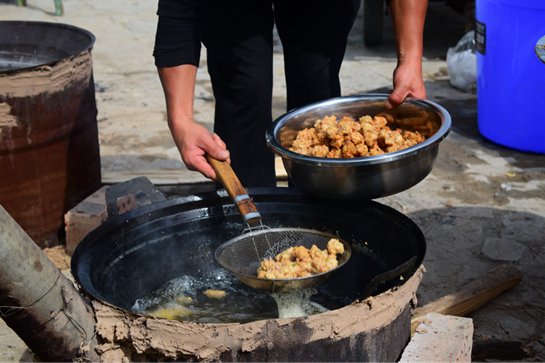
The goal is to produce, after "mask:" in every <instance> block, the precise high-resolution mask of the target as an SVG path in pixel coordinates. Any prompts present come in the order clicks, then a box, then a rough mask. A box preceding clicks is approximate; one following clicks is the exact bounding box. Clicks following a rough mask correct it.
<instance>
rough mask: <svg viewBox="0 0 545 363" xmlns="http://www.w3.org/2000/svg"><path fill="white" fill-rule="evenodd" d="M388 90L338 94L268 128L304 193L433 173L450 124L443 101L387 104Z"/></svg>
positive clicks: (367, 194) (375, 192)
mask: <svg viewBox="0 0 545 363" xmlns="http://www.w3.org/2000/svg"><path fill="white" fill-rule="evenodd" d="M387 98H388V95H386V94H367V95H358V96H348V97H338V98H333V99H329V100H325V101H321V102H317V103H313V104H310V105H308V106H304V107H301V108H298V109H295V110H292V111H290V112H288V113H286V114H284V115H282V116H280V117H279V118H278V119H276V120H275V121H274V122H273V124H272V125H271V126H270V127H269V129H268V130H267V133H266V138H267V144H268V146H269V148H270V149H271V150H272V151H273V152H274V153H275V154H277V155H279V156H281V157H282V161H283V163H284V167H285V169H286V171H287V173H288V175H289V177H290V179H291V181H292V182H293V183H294V184H295V185H296V186H297V187H298V188H299V189H301V190H303V191H306V192H308V193H311V194H314V195H317V196H320V197H324V198H330V199H335V200H370V199H375V198H380V197H385V196H388V195H392V194H396V193H399V192H402V191H405V190H407V189H409V188H411V187H413V186H415V185H416V184H418V183H419V182H421V181H422V180H423V179H424V178H425V177H426V176H427V175H428V174H429V173H430V172H431V170H432V168H433V164H434V163H435V160H436V158H437V154H438V152H439V143H440V142H441V141H442V140H443V139H444V138H445V137H447V135H448V133H449V132H450V129H451V124H452V121H451V118H450V115H449V113H448V112H447V110H445V109H444V108H443V107H441V106H440V105H438V104H436V103H434V102H431V101H428V100H425V99H420V98H414V97H407V98H406V99H405V101H404V102H403V103H402V104H401V105H399V106H397V107H395V108H393V109H387V108H386V107H385V106H384V104H385V101H386V99H387Z"/></svg>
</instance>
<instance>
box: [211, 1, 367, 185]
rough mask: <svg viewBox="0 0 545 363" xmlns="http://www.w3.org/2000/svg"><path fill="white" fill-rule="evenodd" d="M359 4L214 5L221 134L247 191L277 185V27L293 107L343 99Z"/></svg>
mask: <svg viewBox="0 0 545 363" xmlns="http://www.w3.org/2000/svg"><path fill="white" fill-rule="evenodd" d="M359 5H360V0H323V1H320V0H314V1H307V0H273V1H272V2H271V1H267V0H251V1H247V0H230V1H225V0H218V1H216V0H211V1H209V2H208V8H207V10H206V13H207V17H206V21H205V22H204V27H203V33H202V34H203V43H204V45H205V46H206V49H207V62H208V64H207V65H208V71H209V73H210V77H211V81H212V87H213V91H214V97H215V99H216V112H215V119H214V122H215V124H214V131H215V132H216V133H217V134H218V135H219V136H220V137H221V138H222V139H223V140H224V141H225V142H226V144H227V148H228V150H229V151H230V153H231V165H232V167H233V170H234V171H235V173H236V174H237V175H238V177H239V179H240V181H241V182H242V184H243V185H244V186H246V187H274V186H276V176H275V170H274V154H273V153H272V151H270V150H269V149H268V147H267V144H266V141H265V131H266V130H267V128H268V127H269V126H270V125H271V123H272V112H271V109H272V83H273V70H272V69H273V63H272V62H273V33H272V32H273V25H274V23H275V22H276V27H277V30H278V34H279V36H280V39H281V42H282V47H283V52H284V69H285V74H286V86H287V109H288V110H291V109H294V108H298V107H301V106H304V105H307V104H309V103H312V102H317V101H321V100H324V99H328V98H332V97H338V96H340V95H341V87H340V82H339V70H340V67H341V63H342V60H343V57H344V53H345V49H346V42H347V37H348V33H349V32H350V29H351V28H352V25H353V23H354V21H355V18H356V15H357V12H358V8H359Z"/></svg>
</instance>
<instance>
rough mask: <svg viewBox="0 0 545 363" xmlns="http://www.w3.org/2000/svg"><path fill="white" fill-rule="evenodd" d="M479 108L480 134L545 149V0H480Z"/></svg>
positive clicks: (521, 146) (518, 146) (522, 146)
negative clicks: (544, 43) (543, 53)
mask: <svg viewBox="0 0 545 363" xmlns="http://www.w3.org/2000/svg"><path fill="white" fill-rule="evenodd" d="M475 6H476V8H475V15H476V16H475V18H476V20H477V23H476V41H477V109H478V123H479V130H480V132H481V134H482V135H483V136H484V137H486V138H487V139H489V140H491V141H493V142H495V143H498V144H500V145H503V146H507V147H510V148H514V149H518V150H521V151H528V152H535V153H545V64H543V62H541V61H540V59H539V58H538V57H537V56H536V53H535V45H536V43H537V41H538V40H539V39H540V38H541V37H542V36H543V35H545V0H478V1H476V3H475Z"/></svg>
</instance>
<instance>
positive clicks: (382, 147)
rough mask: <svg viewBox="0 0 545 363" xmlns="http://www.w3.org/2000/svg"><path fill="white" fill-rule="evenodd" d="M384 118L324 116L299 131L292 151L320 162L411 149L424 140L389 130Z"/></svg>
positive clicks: (417, 136)
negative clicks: (321, 159)
mask: <svg viewBox="0 0 545 363" xmlns="http://www.w3.org/2000/svg"><path fill="white" fill-rule="evenodd" d="M387 124H388V120H387V118H386V117H385V116H381V115H377V116H375V117H371V116H362V117H360V119H359V121H355V120H354V119H353V118H351V117H347V116H344V117H343V118H342V119H341V120H340V121H337V117H336V116H325V117H324V118H323V119H321V120H318V121H316V123H315V124H314V127H311V128H306V129H304V130H302V131H299V132H298V134H297V137H296V139H295V140H294V141H293V143H292V147H291V148H290V150H291V151H294V152H296V153H299V154H303V155H309V156H316V157H320V158H336V159H341V158H356V157H364V156H373V155H380V154H385V153H389V152H394V151H398V150H403V149H406V148H408V147H411V146H414V145H416V144H419V143H421V142H422V141H424V140H425V137H424V136H423V135H421V134H420V133H419V132H418V131H414V132H412V131H407V130H401V129H399V128H398V129H395V130H392V129H390V127H389V126H387Z"/></svg>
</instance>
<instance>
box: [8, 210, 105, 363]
mask: <svg viewBox="0 0 545 363" xmlns="http://www.w3.org/2000/svg"><path fill="white" fill-rule="evenodd" d="M0 317H1V318H2V319H4V321H5V322H6V324H7V325H8V326H9V327H10V328H11V329H13V331H14V332H15V333H17V335H18V336H19V337H20V338H21V339H22V340H23V341H24V342H25V343H26V344H27V345H28V347H29V348H30V349H32V351H33V352H34V353H35V354H36V355H37V356H38V357H40V359H41V360H42V361H44V362H72V361H75V360H79V361H85V360H91V361H98V356H97V355H96V353H95V352H94V347H95V345H96V336H95V326H96V321H95V317H94V312H93V310H92V308H91V306H90V304H89V302H88V301H87V300H86V299H85V298H84V297H83V296H82V295H81V294H80V293H79V292H78V291H77V289H76V288H75V286H74V285H73V284H72V282H71V281H70V280H69V279H68V278H66V277H65V276H64V275H63V274H62V272H61V271H60V270H59V269H58V268H57V267H56V266H55V265H54V264H53V262H52V261H51V260H50V259H49V258H48V257H47V256H46V255H45V254H44V253H43V251H42V250H41V249H40V248H39V247H38V246H37V245H36V244H35V243H34V242H33V241H32V239H31V238H30V237H29V236H28V235H27V234H26V233H25V231H24V230H23V229H22V228H21V227H20V226H19V225H18V224H17V222H15V220H14V219H13V218H12V217H11V216H10V215H9V214H8V213H7V212H6V210H5V209H4V208H3V207H2V206H0Z"/></svg>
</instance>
